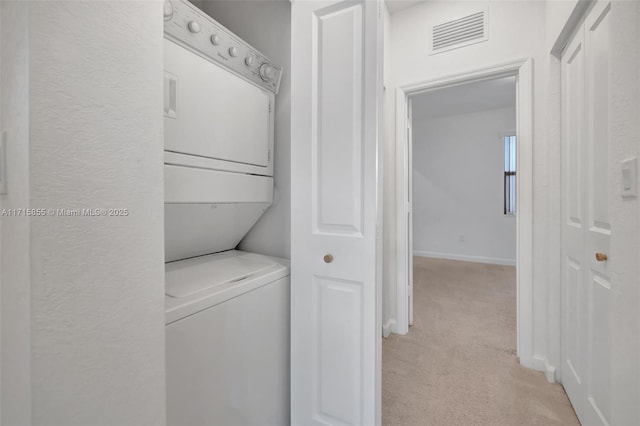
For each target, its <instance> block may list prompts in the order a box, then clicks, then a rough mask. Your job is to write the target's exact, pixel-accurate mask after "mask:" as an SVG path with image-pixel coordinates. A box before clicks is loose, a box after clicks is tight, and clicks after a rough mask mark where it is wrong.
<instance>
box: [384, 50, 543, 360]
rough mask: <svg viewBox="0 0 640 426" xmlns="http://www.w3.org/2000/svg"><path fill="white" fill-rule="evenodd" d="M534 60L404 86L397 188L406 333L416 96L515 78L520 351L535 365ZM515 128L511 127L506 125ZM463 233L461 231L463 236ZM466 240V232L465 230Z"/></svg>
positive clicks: (401, 327) (399, 97)
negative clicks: (533, 340) (414, 103)
mask: <svg viewBox="0 0 640 426" xmlns="http://www.w3.org/2000/svg"><path fill="white" fill-rule="evenodd" d="M531 67H532V65H531V60H530V59H527V60H521V61H515V62H512V63H507V64H502V65H498V66H494V67H489V68H484V69H478V70H474V71H470V72H467V73H462V74H458V75H453V76H446V77H443V78H440V79H436V80H431V81H425V82H418V83H413V84H407V85H404V86H400V87H399V88H398V89H397V92H396V158H397V164H396V182H397V188H396V193H397V194H398V199H397V202H396V206H397V212H396V217H397V223H396V237H397V238H396V244H397V247H398V250H397V258H396V265H397V271H398V277H397V283H398V284H397V300H398V306H397V310H398V332H399V334H406V333H408V331H409V325H410V324H411V321H412V304H413V301H412V298H411V292H412V280H413V277H412V273H413V254H414V253H413V241H412V235H413V230H412V225H413V220H412V210H413V206H412V203H411V198H412V197H411V194H412V191H413V188H412V180H413V176H412V154H413V149H412V145H411V136H412V134H411V131H412V126H411V119H412V117H411V113H412V102H413V100H412V99H415V98H416V96H418V95H420V94H425V93H429V92H434V91H437V90H442V89H447V88H455V87H459V86H462V85H465V84H472V83H480V82H483V81H495V80H498V79H502V78H513V79H514V80H515V92H516V101H515V108H516V126H515V129H514V130H515V133H516V135H517V145H518V149H517V155H516V164H517V171H518V177H517V183H516V185H517V189H516V193H517V197H516V201H515V206H516V211H517V215H516V217H515V221H516V224H515V228H516V229H515V234H516V247H517V250H516V256H515V264H516V266H517V274H516V311H517V314H516V317H517V343H516V347H517V355H518V357H519V361H520V364H522V365H524V366H526V367H529V368H531V367H533V365H532V358H533V356H532V355H533V354H532V337H533V336H532V334H533V333H532V214H533V212H532V146H531V143H532V105H531V103H532V93H531V87H532V81H531ZM504 130H507V131H508V130H510V129H504ZM458 237H459V235H458ZM463 239H464V235H463Z"/></svg>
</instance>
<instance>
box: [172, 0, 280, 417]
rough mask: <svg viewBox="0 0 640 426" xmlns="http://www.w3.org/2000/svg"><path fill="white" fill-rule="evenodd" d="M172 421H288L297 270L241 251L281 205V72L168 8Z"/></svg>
mask: <svg viewBox="0 0 640 426" xmlns="http://www.w3.org/2000/svg"><path fill="white" fill-rule="evenodd" d="M164 36H165V40H164V117H165V118H164V150H165V151H164V194H165V210H164V213H165V261H166V266H165V294H166V299H165V300H166V363H167V423H168V424H171V425H178V424H180V425H185V424H192V425H195V424H246V425H250V424H256V425H257V424H286V423H288V422H289V420H288V419H289V391H288V389H289V287H290V279H289V262H288V260H286V259H282V258H276V257H270V256H265V255H261V254H255V253H249V252H246V251H239V250H236V248H237V246H238V244H239V243H240V242H241V240H242V239H243V237H244V236H245V235H247V233H248V232H249V231H250V230H251V229H252V227H253V226H254V225H255V224H256V222H257V221H258V220H259V219H260V217H261V216H262V215H263V214H264V213H265V212H266V211H267V209H269V207H270V206H271V204H272V203H273V200H274V157H275V154H274V151H275V147H274V145H275V144H274V127H275V109H276V108H275V105H276V103H277V102H278V96H277V94H278V91H279V88H280V82H281V79H282V75H283V72H284V71H283V69H282V67H281V66H280V65H279V64H276V63H274V62H273V61H272V60H270V59H269V58H268V57H267V56H266V55H265V54H263V53H262V52H260V51H259V50H258V49H256V48H254V47H253V46H252V45H250V44H248V43H247V42H245V41H244V40H242V39H241V38H240V37H239V36H237V35H236V34H234V33H233V32H232V31H230V30H229V29H227V28H226V27H224V26H223V25H222V24H221V23H219V22H218V21H216V20H214V19H213V18H211V17H210V16H209V15H208V14H207V13H205V12H203V11H202V10H200V9H199V8H198V7H196V6H195V5H194V4H192V3H190V2H187V1H186V0H166V1H165V2H164Z"/></svg>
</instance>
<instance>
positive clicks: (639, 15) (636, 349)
mask: <svg viewBox="0 0 640 426" xmlns="http://www.w3.org/2000/svg"><path fill="white" fill-rule="evenodd" d="M610 13H611V18H610V19H611V24H610V25H611V28H612V29H613V31H612V32H611V45H612V46H615V48H613V49H611V61H612V63H611V67H610V72H611V74H610V84H611V86H610V87H611V95H610V96H611V110H610V118H611V122H610V126H609V131H610V139H609V140H610V143H611V145H610V148H609V156H610V160H609V161H610V163H609V167H610V169H609V172H610V176H612V177H613V179H611V180H610V182H609V185H610V186H609V192H610V194H611V196H610V198H609V202H610V210H609V211H610V214H611V229H612V238H611V247H610V250H611V256H609V258H610V260H611V265H610V267H611V270H612V271H613V272H614V273H613V274H612V280H611V290H612V291H611V293H612V299H611V301H610V306H609V315H610V316H609V330H610V332H611V341H610V351H611V352H610V353H611V358H610V365H609V366H608V368H609V371H610V373H611V383H610V387H609V389H611V407H610V412H611V424H615V425H631V424H640V285H638V282H639V280H638V277H640V202H639V200H638V199H637V198H635V199H623V198H622V197H621V196H620V192H621V172H620V162H621V161H623V160H625V159H627V158H631V157H640V80H639V79H638V69H640V26H639V25H638V24H639V23H640V2H637V1H634V2H628V1H616V2H614V4H613V5H612V8H611V12H610Z"/></svg>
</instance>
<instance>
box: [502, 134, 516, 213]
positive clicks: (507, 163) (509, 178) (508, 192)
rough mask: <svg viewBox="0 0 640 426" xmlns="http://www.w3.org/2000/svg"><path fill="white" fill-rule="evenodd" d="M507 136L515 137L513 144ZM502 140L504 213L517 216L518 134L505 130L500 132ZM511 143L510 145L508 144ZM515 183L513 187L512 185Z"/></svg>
mask: <svg viewBox="0 0 640 426" xmlns="http://www.w3.org/2000/svg"><path fill="white" fill-rule="evenodd" d="M507 138H509V139H510V138H514V140H513V145H511V141H510V140H509V141H507ZM500 140H501V141H502V158H503V163H502V171H503V178H502V200H503V203H502V204H503V206H502V210H503V214H504V215H505V216H509V217H515V216H516V215H517V214H518V205H517V200H518V195H517V188H518V135H517V132H515V131H505V132H502V133H501V134H500ZM508 143H509V146H507V144H508ZM512 146H513V151H514V155H513V156H511V147H512ZM511 185H513V188H512V187H511Z"/></svg>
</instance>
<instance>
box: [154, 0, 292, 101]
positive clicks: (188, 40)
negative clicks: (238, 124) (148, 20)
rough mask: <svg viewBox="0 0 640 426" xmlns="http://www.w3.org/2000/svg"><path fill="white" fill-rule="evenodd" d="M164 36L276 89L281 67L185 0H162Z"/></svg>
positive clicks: (254, 80) (257, 82) (261, 85)
mask: <svg viewBox="0 0 640 426" xmlns="http://www.w3.org/2000/svg"><path fill="white" fill-rule="evenodd" d="M164 34H165V37H167V38H169V39H171V40H174V41H176V42H177V43H179V44H182V45H184V46H185V47H188V48H190V49H192V50H194V51H196V52H197V53H199V54H200V55H202V56H204V57H205V58H207V59H209V60H211V61H213V62H215V63H217V64H220V65H221V66H222V67H224V68H227V69H228V70H230V71H232V72H234V73H236V74H238V75H240V76H242V77H244V78H246V79H247V80H249V81H251V82H253V83H255V84H257V85H258V86H260V87H264V88H265V89H267V90H269V91H271V92H273V93H278V89H279V88H280V79H281V78H282V68H279V67H277V66H276V65H274V64H273V63H272V62H271V61H270V60H269V58H267V57H266V56H264V55H263V54H261V53H260V52H258V51H257V50H256V49H254V48H253V47H251V45H249V44H248V43H246V42H245V41H243V40H242V39H241V38H240V37H238V36H236V35H235V34H233V33H232V32H231V31H229V30H228V29H226V28H225V27H224V26H222V25H221V24H220V23H218V22H216V21H215V20H213V19H212V18H211V17H210V16H209V15H207V14H206V13H204V12H203V11H201V10H200V9H198V8H197V7H195V6H194V5H193V4H191V3H189V2H188V1H187V0H165V1H164Z"/></svg>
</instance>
